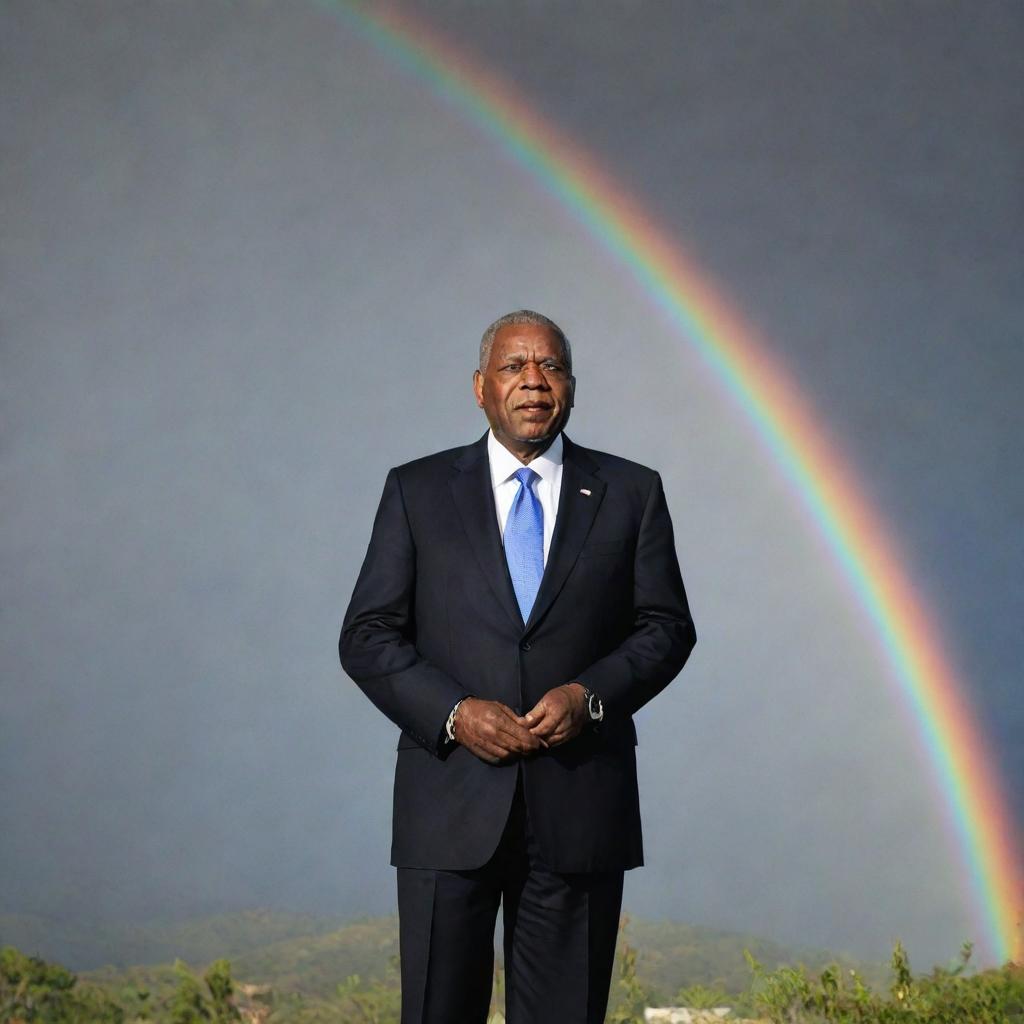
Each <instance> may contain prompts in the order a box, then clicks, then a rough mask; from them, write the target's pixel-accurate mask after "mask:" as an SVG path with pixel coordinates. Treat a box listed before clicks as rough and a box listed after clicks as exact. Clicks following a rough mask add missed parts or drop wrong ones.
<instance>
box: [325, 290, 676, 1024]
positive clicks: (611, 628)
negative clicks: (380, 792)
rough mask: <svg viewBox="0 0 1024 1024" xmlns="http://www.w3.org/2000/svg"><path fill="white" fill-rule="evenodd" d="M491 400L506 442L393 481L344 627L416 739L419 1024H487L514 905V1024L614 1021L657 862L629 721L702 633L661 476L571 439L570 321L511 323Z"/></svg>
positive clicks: (510, 1010)
mask: <svg viewBox="0 0 1024 1024" xmlns="http://www.w3.org/2000/svg"><path fill="white" fill-rule="evenodd" d="M473 388H474V392H475V395H476V400H477V404H478V405H479V406H480V408H481V409H483V410H484V413H485V415H486V417H487V421H488V423H489V424H490V430H489V431H488V432H487V434H486V435H485V436H484V437H483V438H481V439H480V440H479V441H477V442H476V443H475V444H472V445H469V446H467V447H464V448H456V449H452V450H451V451H446V452H441V453H439V454H437V455H431V456H428V457H426V458H423V459H418V460H417V461H415V462H411V463H408V464H407V465H405V466H400V467H398V468H397V469H392V470H391V472H390V473H389V474H388V478H387V482H386V483H385V485H384V494H383V497H382V498H381V502H380V507H379V509H378V511H377V518H376V521H375V523H374V527H373V535H372V537H371V540H370V545H369V549H368V551H367V554H366V559H365V561H364V563H363V567H362V571H361V572H360V574H359V579H358V581H357V583H356V586H355V591H354V593H353V595H352V601H351V603H350V605H349V609H348V612H347V614H346V616H345V622H344V625H343V627H342V633H341V642H340V651H341V661H342V665H343V667H344V669H345V671H346V672H347V673H348V674H349V675H350V676H351V677H352V678H353V679H354V680H355V681H356V683H358V684H359V686H360V687H361V688H362V690H363V691H364V692H365V693H366V695H367V696H368V697H369V698H370V699H371V700H372V701H373V702H374V704H376V705H377V707H379V708H380V709H381V710H382V711H383V712H384V713H385V714H386V715H387V716H388V717H389V718H390V719H391V720H392V721H393V722H395V724H396V725H398V726H399V728H400V729H401V730H402V735H401V737H400V739H399V741H398V763H397V767H396V772H395V789H394V816H393V843H392V863H393V864H394V865H396V866H397V868H398V908H399V920H400V950H401V973H402V1022H403V1024H413V1022H416V1024H420V1022H429V1024H483V1022H484V1021H485V1019H486V1016H487V1010H488V1004H489V999H490V991H491V976H492V970H493V942H494V926H495V920H496V915H497V909H498V905H499V903H502V904H503V907H504V935H505V939H504V941H505V968H506V971H505V988H506V1015H507V1019H508V1021H509V1024H548V1022H550V1024H555V1022H558V1024H600V1022H603V1020H604V1015H605V1009H606V1006H607V1001H608V989H609V984H610V979H611V970H612V960H613V957H614V952H615V939H616V935H617V928H618V919H619V911H620V905H621V899H622V878H623V871H624V870H625V869H628V868H632V867H636V866H637V865H639V864H641V863H642V859H643V851H642V846H641V835H640V812H639V800H638V795H637V781H636V762H635V753H634V746H635V744H636V732H635V730H634V728H633V721H632V718H631V716H632V714H633V712H635V711H636V710H637V709H638V708H639V707H641V706H642V705H643V704H645V703H646V702H647V701H648V700H650V699H651V698H652V697H653V696H654V695H655V694H657V693H658V692H659V691H660V690H661V689H662V688H663V687H665V686H666V685H667V684H668V683H669V682H670V681H671V680H672V679H673V678H674V676H675V675H676V674H677V673H678V672H679V670H680V669H681V668H682V666H683V663H684V662H685V661H686V659H687V656H688V655H689V653H690V650H691V649H692V647H693V645H694V642H695V633H694V629H693V623H692V620H691V618H690V613H689V609H688V607H687V602H686V594H685V592H684V589H683V581H682V578H681V577H680V574H679V566H678V563H677V561H676V554H675V547H674V543H673V536H672V524H671V521H670V519H669V514H668V509H667V508H666V505H665V498H664V494H663V492H662V486H661V480H660V478H659V477H658V475H657V473H655V472H653V471H652V470H649V469H646V468H644V467H643V466H638V465H636V464H635V463H632V462H627V461H626V460H624V459H620V458H617V457H615V456H612V455H607V454H604V453H601V452H595V451H590V450H588V449H586V448H581V447H579V446H577V445H575V444H573V443H572V442H571V441H570V440H569V438H567V437H565V435H564V434H563V433H562V429H563V427H564V426H565V424H566V423H567V422H568V419H569V412H570V410H571V409H572V407H573V401H574V398H575V390H576V381H575V378H574V377H573V376H572V353H571V349H570V346H569V342H568V339H567V338H566V337H565V335H564V333H563V332H562V330H561V329H560V328H559V327H558V326H557V325H556V324H555V323H554V322H552V321H551V320H549V319H548V318H547V317H544V316H541V315H540V314H539V313H534V312H531V311H529V310H519V311H518V312H515V313H510V314H508V315H507V316H503V317H501V318H500V319H499V320H496V321H495V322H494V323H493V324H492V325H491V326H490V327H489V328H488V329H487V331H485V332H484V336H483V339H482V341H481V345H480V369H479V370H477V371H476V372H475V374H474V377H473ZM611 408H612V409H613V410H614V415H616V416H623V415H626V414H627V413H626V411H625V410H623V409H621V408H618V407H616V406H614V405H612V406H611Z"/></svg>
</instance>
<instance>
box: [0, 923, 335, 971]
mask: <svg viewBox="0 0 1024 1024" xmlns="http://www.w3.org/2000/svg"><path fill="white" fill-rule="evenodd" d="M340 924H341V922H340V921H339V920H338V919H337V918H325V917H316V916H314V915H311V914H293V913H284V912H281V911H271V910H245V911H239V912H237V913H230V914H211V915H207V916H203V917H196V918H188V919H185V920H175V921H155V922H152V923H149V924H145V925H133V924H116V923H109V922H100V923H96V924H88V925H85V924H76V923H69V922H66V921H58V920H56V919H54V918H49V917H44V916H41V915H37V914H0V946H16V947H17V948H18V949H20V950H21V951H22V952H23V953H27V954H29V955H31V956H38V957H41V958H42V959H44V960H52V961H55V962H57V963H60V964H63V965H64V966H65V967H68V968H70V969H71V970H73V971H88V970H92V969H95V968H98V967H103V966H108V965H109V966H113V967H129V966H135V965H139V964H161V963H169V962H173V961H174V960H175V958H180V959H182V960H184V961H186V962H187V963H190V964H205V963H209V962H210V961H212V960H215V959H216V958H217V957H227V958H229V959H235V958H237V957H239V956H242V955H243V954H245V953H248V952H250V951H252V950H256V949H261V948H263V947H266V946H269V945H271V944H273V943H276V942H281V941H284V940H288V939H296V938H307V937H310V936H316V935H322V934H324V933H327V932H331V931H334V930H336V929H337V928H338V927H339V925H340Z"/></svg>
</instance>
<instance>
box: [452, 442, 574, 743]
mask: <svg viewBox="0 0 1024 1024" xmlns="http://www.w3.org/2000/svg"><path fill="white" fill-rule="evenodd" d="M487 458H488V461H489V462H490V464H491V487H492V488H493V490H494V509H495V511H496V512H497V513H498V531H499V532H500V533H501V536H502V537H503V538H504V536H505V523H506V522H507V521H508V514H509V512H511V511H512V502H513V501H515V497H516V494H518V493H519V481H518V480H517V479H516V478H515V474H516V472H517V471H518V470H520V469H522V468H523V464H522V463H521V462H520V461H519V460H518V459H517V458H516V457H515V456H514V455H513V454H512V453H511V452H510V451H509V450H508V449H507V448H506V447H505V446H504V445H503V444H502V443H501V442H500V441H499V440H498V439H497V438H496V437H495V436H494V431H493V430H492V431H489V432H488V434H487ZM530 469H532V470H533V471H534V472H535V473H536V474H537V475H538V476H539V477H540V479H539V480H536V481H534V484H533V493H534V494H536V495H537V500H538V501H539V502H540V507H541V509H542V510H543V512H544V565H545V566H546V565H547V564H548V552H549V551H550V550H551V538H552V537H553V536H554V533H555V519H556V518H557V516H558V495H559V492H560V491H561V489H562V435H561V434H559V435H558V437H556V438H555V439H554V441H552V442H551V447H550V448H548V450H547V451H546V452H545V453H544V454H543V455H538V456H537V457H536V458H535V459H534V460H533V461H532V462H531V463H530ZM463 700H465V698H463ZM461 703H462V701H461V700H460V701H458V702H457V703H456V705H455V707H453V708H452V710H451V713H450V714H449V715H448V721H447V722H446V723H445V735H446V736H447V737H448V742H449V743H454V742H455V715H456V714H457V713H458V710H459V704H461Z"/></svg>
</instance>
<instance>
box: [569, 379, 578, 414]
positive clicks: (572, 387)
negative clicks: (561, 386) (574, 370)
mask: <svg viewBox="0 0 1024 1024" xmlns="http://www.w3.org/2000/svg"><path fill="white" fill-rule="evenodd" d="M575 407H576V378H575V377H570V378H569V408H570V409H574V408H575Z"/></svg>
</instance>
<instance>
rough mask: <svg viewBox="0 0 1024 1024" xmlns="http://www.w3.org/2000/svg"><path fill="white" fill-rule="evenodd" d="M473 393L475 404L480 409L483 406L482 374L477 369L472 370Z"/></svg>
mask: <svg viewBox="0 0 1024 1024" xmlns="http://www.w3.org/2000/svg"><path fill="white" fill-rule="evenodd" d="M473 394H474V395H476V404H477V405H478V406H480V408H481V409H482V408H483V407H484V375H483V374H482V373H481V372H480V371H479V370H474V371H473Z"/></svg>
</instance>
